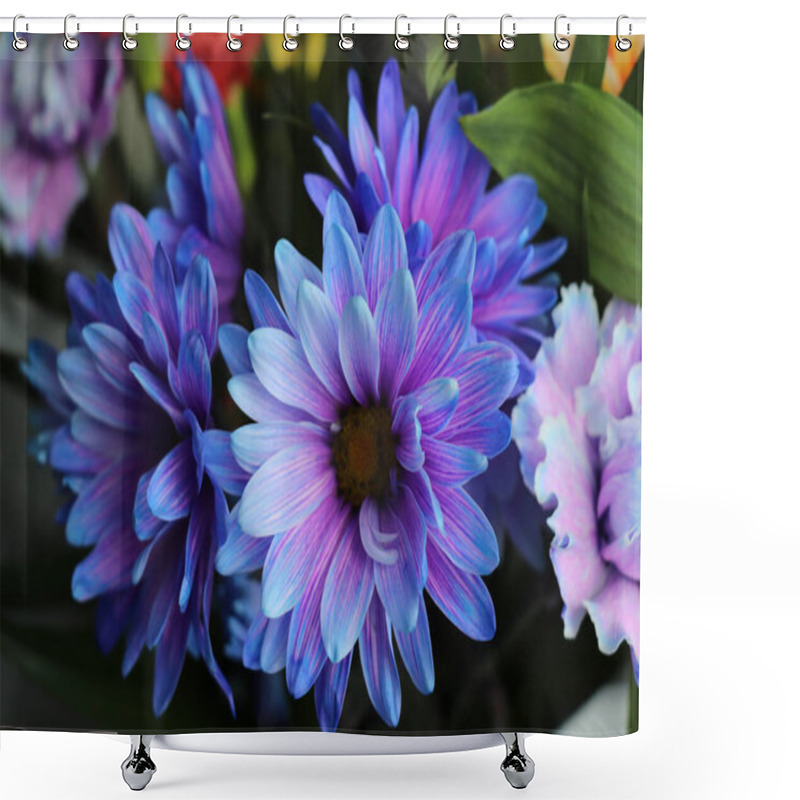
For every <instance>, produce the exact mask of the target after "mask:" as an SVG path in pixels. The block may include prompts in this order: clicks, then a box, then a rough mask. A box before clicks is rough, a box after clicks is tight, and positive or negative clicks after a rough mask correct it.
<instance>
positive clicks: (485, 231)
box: [471, 175, 537, 262]
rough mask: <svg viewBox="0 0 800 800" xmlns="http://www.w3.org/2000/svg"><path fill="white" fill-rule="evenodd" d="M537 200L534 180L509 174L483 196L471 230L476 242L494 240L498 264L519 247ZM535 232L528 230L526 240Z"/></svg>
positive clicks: (525, 176)
mask: <svg viewBox="0 0 800 800" xmlns="http://www.w3.org/2000/svg"><path fill="white" fill-rule="evenodd" d="M536 200H537V193H536V181H534V180H533V179H532V178H530V177H528V176H527V175H512V176H511V177H510V178H506V180H504V181H503V182H502V183H500V184H498V185H497V186H495V187H494V188H493V189H492V190H491V191H489V192H488V193H487V194H486V195H485V196H484V198H483V201H482V202H481V205H480V207H479V208H478V211H477V213H476V214H475V216H474V217H473V218H472V221H471V227H472V229H473V230H474V231H475V235H476V236H477V237H478V238H479V239H484V238H486V237H491V238H492V239H494V240H495V242H496V243H497V250H498V259H499V261H501V262H502V261H503V260H504V258H505V253H506V252H507V251H508V250H509V249H510V248H511V247H514V246H516V245H517V244H518V242H519V239H520V232H521V231H523V230H525V223H526V222H527V221H528V220H529V218H530V216H531V212H532V210H533V208H534V206H535V204H536ZM534 232H535V231H530V232H529V233H528V237H530V236H532V235H533V233H534Z"/></svg>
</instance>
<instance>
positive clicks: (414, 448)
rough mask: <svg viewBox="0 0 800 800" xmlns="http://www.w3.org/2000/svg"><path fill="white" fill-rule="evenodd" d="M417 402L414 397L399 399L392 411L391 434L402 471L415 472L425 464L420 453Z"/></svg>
mask: <svg viewBox="0 0 800 800" xmlns="http://www.w3.org/2000/svg"><path fill="white" fill-rule="evenodd" d="M418 413H419V402H418V401H417V399H416V398H415V397H414V395H406V396H405V397H401V398H400V399H399V400H398V402H397V403H395V405H394V408H393V409H392V415H393V420H392V434H393V435H394V437H395V456H396V457H397V460H398V461H399V462H400V464H401V465H402V466H403V468H404V469H406V470H408V471H409V472H416V471H417V470H419V469H421V468H422V465H423V463H424V462H425V454H424V453H423V452H422V445H421V441H420V439H421V436H422V426H421V425H420V422H419V420H418V419H417V414H418Z"/></svg>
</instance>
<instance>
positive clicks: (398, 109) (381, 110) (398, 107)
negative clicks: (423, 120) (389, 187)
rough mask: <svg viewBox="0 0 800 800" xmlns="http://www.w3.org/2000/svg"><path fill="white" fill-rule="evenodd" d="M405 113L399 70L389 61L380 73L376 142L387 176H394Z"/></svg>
mask: <svg viewBox="0 0 800 800" xmlns="http://www.w3.org/2000/svg"><path fill="white" fill-rule="evenodd" d="M405 113H406V109H405V104H404V103H403V87H402V86H401V85H400V68H399V67H398V66H397V61H395V60H394V59H390V60H389V61H387V62H386V65H385V66H384V68H383V71H382V72H381V80H380V84H379V85H378V142H379V144H380V147H381V151H382V152H383V155H384V157H385V159H386V171H387V173H388V174H389V175H394V169H395V164H396V162H397V150H398V147H399V145H400V136H401V134H402V124H403V123H402V120H403V118H404V117H405Z"/></svg>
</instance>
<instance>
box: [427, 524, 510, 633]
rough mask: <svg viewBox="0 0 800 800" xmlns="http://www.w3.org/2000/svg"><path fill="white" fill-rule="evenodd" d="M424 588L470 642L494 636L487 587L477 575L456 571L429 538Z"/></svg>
mask: <svg viewBox="0 0 800 800" xmlns="http://www.w3.org/2000/svg"><path fill="white" fill-rule="evenodd" d="M425 588H426V589H427V590H428V594H430V596H431V599H432V600H433V602H434V603H436V605H437V606H439V608H440V609H441V611H442V613H443V614H444V615H445V616H446V617H447V618H448V619H449V620H450V621H451V622H452V623H453V625H455V626H456V627H457V628H458V629H459V630H460V631H462V632H463V633H465V634H466V635H467V636H469V637H470V639H475V640H476V641H479V642H488V641H489V640H490V639H491V638H492V637H493V636H494V633H495V628H496V623H495V615H494V606H493V605H492V598H491V596H490V594H489V590H488V589H487V588H486V585H485V584H484V582H483V581H482V580H481V579H480V578H479V577H478V576H477V575H472V574H471V573H468V572H463V571H462V570H460V569H458V568H457V567H456V566H455V565H454V564H453V563H452V561H450V559H449V558H447V556H445V555H444V553H442V551H441V550H440V549H439V547H438V545H436V544H435V543H434V542H433V541H432V540H430V539H429V540H428V582H427V584H426V586H425Z"/></svg>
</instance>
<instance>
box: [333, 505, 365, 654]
mask: <svg viewBox="0 0 800 800" xmlns="http://www.w3.org/2000/svg"><path fill="white" fill-rule="evenodd" d="M373 586H374V583H373V579H372V560H371V559H370V558H368V556H367V554H366V553H365V552H364V548H363V547H362V545H361V537H360V536H359V533H358V523H357V522H355V521H353V522H351V523H350V525H349V526H348V528H347V529H346V531H345V533H344V536H343V538H342V541H341V544H340V545H339V549H338V550H337V551H336V554H335V555H334V557H333V561H332V562H331V565H330V569H329V570H328V576H327V578H326V580H325V588H324V590H323V593H322V605H321V608H320V626H321V632H322V641H323V643H324V644H325V651H326V652H327V654H328V658H330V660H331V661H333V662H334V663H337V662H339V661H341V660H342V659H343V658H345V656H347V655H349V654H350V653H351V651H352V649H353V647H354V646H355V643H356V641H358V637H359V634H360V633H361V626H362V625H363V624H364V618H365V617H366V614H367V608H368V607H369V603H370V600H371V599H372V590H373Z"/></svg>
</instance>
